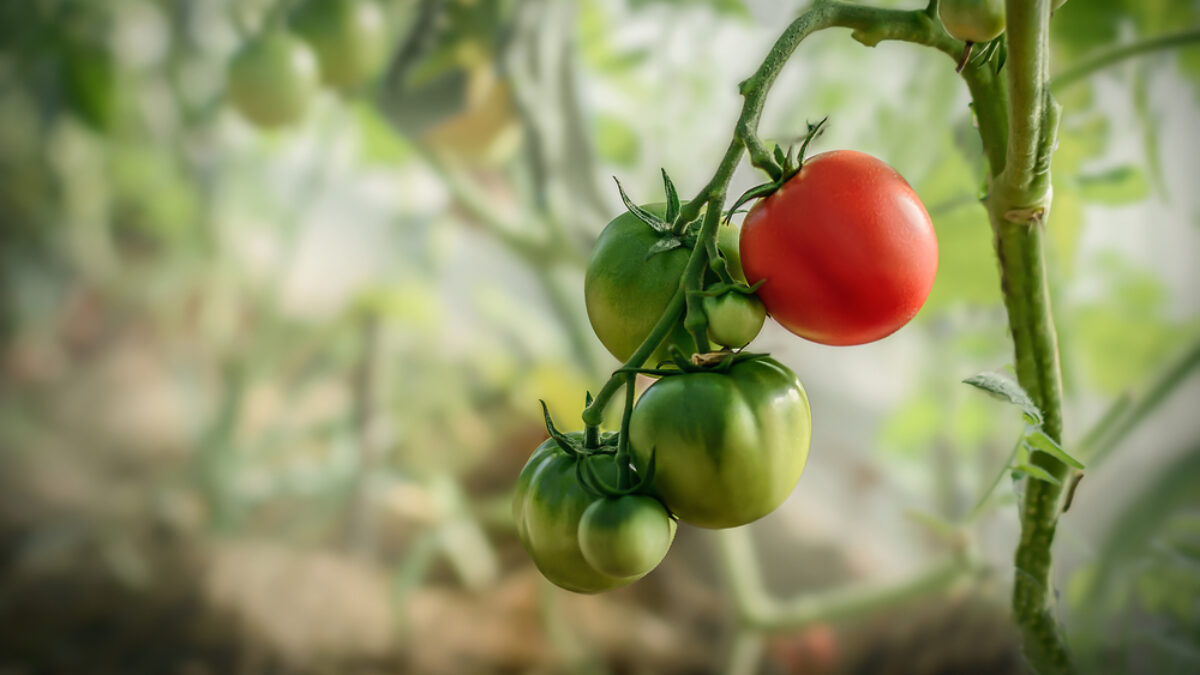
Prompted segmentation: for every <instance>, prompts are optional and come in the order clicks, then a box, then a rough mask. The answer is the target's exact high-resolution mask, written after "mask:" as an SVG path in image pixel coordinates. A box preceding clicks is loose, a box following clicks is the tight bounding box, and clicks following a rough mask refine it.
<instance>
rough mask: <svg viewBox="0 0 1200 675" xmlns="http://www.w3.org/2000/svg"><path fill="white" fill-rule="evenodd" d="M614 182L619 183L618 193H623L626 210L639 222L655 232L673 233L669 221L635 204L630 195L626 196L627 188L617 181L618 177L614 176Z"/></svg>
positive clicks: (622, 198)
mask: <svg viewBox="0 0 1200 675" xmlns="http://www.w3.org/2000/svg"><path fill="white" fill-rule="evenodd" d="M613 180H614V181H616V183H617V192H620V193H621V201H622V202H624V204H625V208H626V209H628V210H629V212H630V213H632V214H633V215H634V216H636V217H637V219H638V220H640V221H642V222H643V223H645V224H647V225H649V226H650V228H651V229H652V230H654V231H655V232H659V233H661V234H667V233H669V232H670V231H671V227H670V225H669V224H668V223H667V221H665V220H663V219H662V218H659V217H658V216H656V215H654V214H653V213H650V212H649V211H647V210H646V209H643V208H642V207H640V206H638V205H637V204H634V203H633V200H631V199H630V198H629V195H627V194H625V188H623V187H621V181H619V180H617V177H616V176H613Z"/></svg>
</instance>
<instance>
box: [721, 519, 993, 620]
mask: <svg viewBox="0 0 1200 675" xmlns="http://www.w3.org/2000/svg"><path fill="white" fill-rule="evenodd" d="M718 541H719V544H720V547H721V555H722V559H723V562H724V564H725V568H726V573H727V575H728V580H729V585H730V588H731V590H732V591H733V596H734V598H735V600H736V602H737V610H738V615H739V617H740V618H741V621H742V624H743V625H744V626H746V627H750V628H754V629H756V630H759V631H782V630H796V629H799V628H804V627H806V626H809V625H812V624H814V623H817V622H818V621H841V620H845V619H852V618H855V617H859V616H866V615H870V614H872V613H875V612H878V611H880V610H882V609H886V608H888V607H894V606H897V605H902V604H904V603H905V602H908V601H910V600H913V599H915V598H920V597H923V596H925V595H928V594H930V593H933V592H935V591H939V590H942V589H945V588H949V587H951V586H953V585H954V584H956V583H958V582H959V581H961V580H963V579H965V578H967V577H968V576H970V574H971V573H972V571H973V569H974V566H973V565H972V563H971V562H970V561H969V560H968V559H967V558H966V557H964V556H955V557H953V558H951V559H950V560H948V561H945V562H942V563H939V564H937V565H934V566H933V567H930V568H929V569H927V570H925V571H924V572H921V573H920V574H917V575H915V576H913V577H910V578H908V579H905V580H903V581H900V582H890V583H863V584H855V585H851V586H848V587H843V588H834V589H830V590H827V591H822V592H819V593H814V594H810V595H803V596H800V597H797V598H794V599H791V600H789V601H786V602H776V601H774V600H773V599H772V598H770V596H768V595H767V593H766V591H765V590H764V589H763V584H762V578H761V577H760V575H759V571H758V567H757V565H756V564H755V559H754V553H753V548H752V546H753V544H752V542H751V541H750V538H749V532H748V531H746V530H745V529H744V528H735V529H731V530H722V531H721V532H719V533H718Z"/></svg>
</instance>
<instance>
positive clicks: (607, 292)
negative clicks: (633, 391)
mask: <svg viewBox="0 0 1200 675" xmlns="http://www.w3.org/2000/svg"><path fill="white" fill-rule="evenodd" d="M642 208H644V209H645V210H647V211H649V212H650V213H653V214H654V215H657V216H660V217H661V216H663V215H664V214H665V213H666V205H665V204H647V205H644V206H642ZM662 238H663V235H661V234H659V233H658V232H655V231H654V229H653V228H651V227H650V226H649V225H647V224H646V223H644V222H642V221H641V220H639V219H638V218H637V216H635V215H633V214H632V213H629V212H625V213H623V214H621V215H619V216H617V217H616V218H614V219H613V220H612V221H611V222H610V223H609V224H608V225H607V226H606V227H605V228H604V230H603V231H602V232H601V233H600V237H599V238H598V239H597V240H596V246H595V248H593V249H592V256H591V259H590V260H589V261H588V268H587V275H586V277H585V279H584V287H583V293H584V302H585V304H586V306H587V313H588V320H590V321H591V323H592V330H593V331H595V333H596V337H598V338H600V342H602V343H603V344H604V346H605V348H607V349H608V351H609V353H611V354H612V355H613V356H615V357H616V358H617V360H618V361H621V362H622V363H624V362H625V361H628V360H629V357H630V356H633V352H634V351H636V350H637V348H638V346H640V345H641V344H642V341H643V340H645V339H646V337H647V336H648V335H650V331H651V330H653V329H654V325H655V324H656V323H658V320H659V318H660V317H661V316H662V314H663V312H664V311H666V309H667V305H668V304H670V302H671V297H672V296H673V295H675V291H676V290H677V289H678V288H679V281H680V279H681V278H682V276H683V270H684V268H685V267H687V261H688V258H689V257H690V256H691V253H692V251H691V249H690V248H688V247H686V246H679V247H676V248H673V249H671V250H669V251H661V252H658V253H655V254H654V255H651V256H650V257H646V256H647V254H648V253H649V252H650V250H651V247H652V246H654V245H655V244H656V243H658V242H659V241H660V240H661V239H662ZM736 241H737V229H736V228H733V227H721V229H720V230H719V231H718V243H719V246H720V248H721V249H722V251H723V252H724V251H732V250H733V249H736V248H737V246H736ZM725 255H726V258H729V259H731V260H730V262H729V264H730V267H731V268H734V269H731V272H734V275H735V276H737V275H738V274H740V270H737V269H736V259H737V257H736V254H731V253H726V254H725ZM735 270H736V272H735ZM672 344H674V345H677V346H678V347H679V348H680V349H681V350H683V352H684V353H685V354H691V353H694V352H695V351H696V345H695V342H694V341H693V340H692V339H691V337H690V336H689V335H688V333H687V331H686V330H685V329H684V327H683V319H682V317H681V318H680V321H679V323H678V324H677V325H676V326H675V328H674V329H673V330H672V331H671V333H670V334H668V336H667V339H666V340H664V341H663V343H662V344H661V345H660V346H659V347H658V349H656V350H655V352H654V353H653V354H652V355H651V357H650V359H649V360H648V363H649V365H651V366H653V365H655V364H656V363H658V362H660V361H665V360H667V359H669V358H670V352H669V346H670V345H672Z"/></svg>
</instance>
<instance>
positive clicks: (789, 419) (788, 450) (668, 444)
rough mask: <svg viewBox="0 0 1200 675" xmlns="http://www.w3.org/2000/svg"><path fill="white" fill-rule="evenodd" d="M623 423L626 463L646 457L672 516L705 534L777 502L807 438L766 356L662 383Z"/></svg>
mask: <svg viewBox="0 0 1200 675" xmlns="http://www.w3.org/2000/svg"><path fill="white" fill-rule="evenodd" d="M629 422H630V427H629V440H630V447H631V449H632V451H633V456H634V459H635V465H636V466H639V467H648V466H649V462H650V457H651V454H653V455H654V456H655V463H656V470H655V473H654V486H653V487H654V492H655V494H656V495H657V496H658V497H659V498H660V499H661V500H662V501H663V503H664V504H666V505H667V507H668V508H670V509H671V512H672V513H674V514H675V515H676V516H678V517H679V519H680V520H682V521H684V522H687V523H691V524H693V525H697V526H700V527H708V528H725V527H737V526H739V525H744V524H746V523H749V522H752V521H754V520H757V519H759V518H761V517H763V516H765V515H766V514H768V513H770V512H771V511H774V510H775V508H776V507H778V506H779V505H780V504H782V503H783V501H784V500H785V499H787V497H788V495H789V494H791V492H792V489H793V488H794V487H795V486H796V482H797V481H798V480H800V474H801V472H802V471H803V470H804V463H805V461H806V460H807V458H808V446H809V440H810V438H811V434H812V418H811V413H810V410H809V406H808V397H807V395H806V394H805V393H804V388H803V387H802V386H801V384H800V380H799V379H798V378H797V377H796V374H795V373H793V372H792V371H791V370H789V369H788V368H787V367H785V366H784V365H782V364H780V363H779V362H778V361H775V360H774V359H770V358H761V359H751V360H746V361H742V362H739V363H736V364H734V366H733V367H732V368H731V369H730V370H729V372H727V373H719V372H697V373H683V374H679V375H668V376H666V377H663V378H662V379H661V380H659V381H658V382H655V383H654V384H653V385H651V386H650V388H649V389H647V390H646V392H645V393H644V394H642V397H641V399H640V400H639V401H638V402H637V405H636V407H634V409H633V416H632V417H631V418H630V420H629Z"/></svg>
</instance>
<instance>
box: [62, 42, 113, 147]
mask: <svg viewBox="0 0 1200 675" xmlns="http://www.w3.org/2000/svg"><path fill="white" fill-rule="evenodd" d="M60 63H61V75H60V77H61V80H62V86H63V95H64V98H65V99H66V102H67V106H68V107H69V108H70V109H71V112H72V113H74V114H75V115H76V116H78V117H79V118H80V119H81V120H83V122H84V123H86V124H87V125H88V126H90V127H91V128H92V129H94V130H95V131H98V132H102V133H103V132H107V131H109V130H111V129H112V127H113V122H114V120H115V118H116V110H117V92H116V89H117V74H116V65H115V63H114V62H113V56H112V52H111V51H110V50H108V49H107V48H105V47H103V46H99V45H94V44H87V43H73V44H67V45H65V46H64V47H63V51H62V56H61V61H60Z"/></svg>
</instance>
